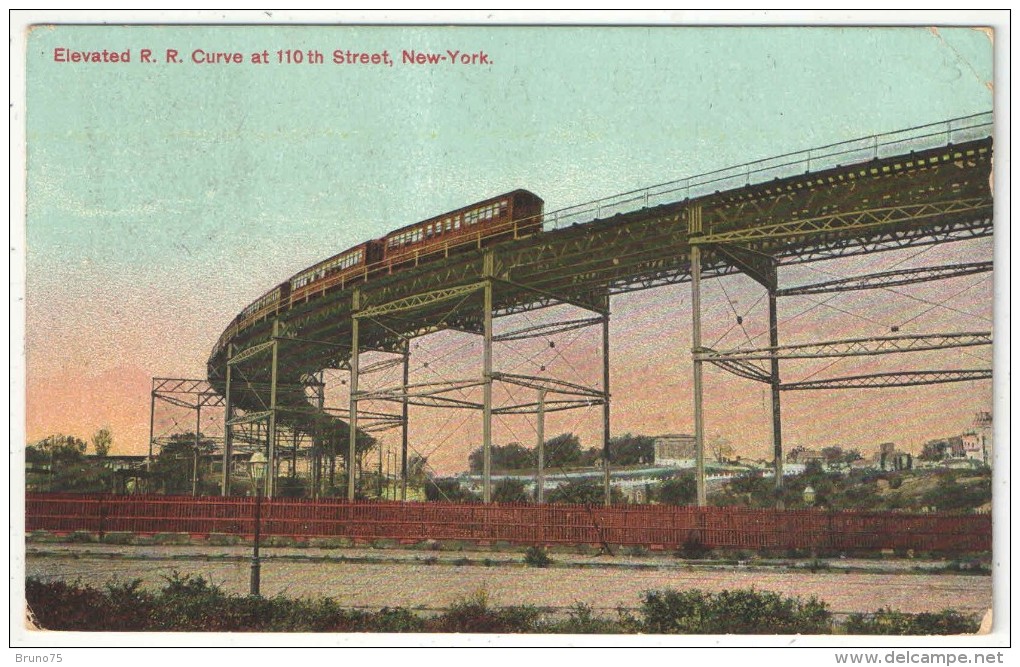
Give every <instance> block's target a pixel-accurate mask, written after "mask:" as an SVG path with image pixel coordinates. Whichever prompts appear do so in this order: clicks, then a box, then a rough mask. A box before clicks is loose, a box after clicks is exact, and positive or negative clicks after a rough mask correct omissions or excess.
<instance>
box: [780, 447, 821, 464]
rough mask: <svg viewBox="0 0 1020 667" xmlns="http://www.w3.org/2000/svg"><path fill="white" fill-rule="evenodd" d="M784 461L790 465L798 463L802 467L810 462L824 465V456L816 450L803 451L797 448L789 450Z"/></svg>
mask: <svg viewBox="0 0 1020 667" xmlns="http://www.w3.org/2000/svg"><path fill="white" fill-rule="evenodd" d="M786 460H787V461H788V462H790V463H800V464H802V465H807V464H808V463H811V462H816V463H823V464H824V463H825V455H824V454H822V453H821V452H820V451H818V450H817V449H804V448H802V447H798V448H795V449H792V450H790V453H789V454H788V455H787V457H786Z"/></svg>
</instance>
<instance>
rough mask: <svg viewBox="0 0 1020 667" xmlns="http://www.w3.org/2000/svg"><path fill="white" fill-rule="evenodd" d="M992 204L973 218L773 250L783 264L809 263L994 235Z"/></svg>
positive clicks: (816, 241) (879, 231)
mask: <svg viewBox="0 0 1020 667" xmlns="http://www.w3.org/2000/svg"><path fill="white" fill-rule="evenodd" d="M992 231H993V224H992V208H991V206H990V205H989V207H988V210H987V212H983V214H981V215H978V216H977V217H974V218H968V219H958V220H955V221H952V222H948V223H938V224H935V223H933V224H931V225H930V226H926V227H925V228H918V229H896V230H885V229H880V230H878V232H877V233H876V234H874V235H869V236H867V237H858V238H843V239H834V240H831V241H826V240H823V239H818V240H814V239H813V240H812V243H810V244H803V245H791V246H788V247H782V248H779V249H776V250H775V251H774V256H775V257H776V258H777V259H779V260H780V263H782V264H808V263H811V262H822V261H827V260H830V259H838V258H841V257H856V256H859V255H869V254H872V253H876V252H886V251H889V250H902V249H904V248H920V247H923V246H928V245H938V244H940V243H951V242H953V241H967V240H971V239H978V238H984V237H988V236H991V235H992Z"/></svg>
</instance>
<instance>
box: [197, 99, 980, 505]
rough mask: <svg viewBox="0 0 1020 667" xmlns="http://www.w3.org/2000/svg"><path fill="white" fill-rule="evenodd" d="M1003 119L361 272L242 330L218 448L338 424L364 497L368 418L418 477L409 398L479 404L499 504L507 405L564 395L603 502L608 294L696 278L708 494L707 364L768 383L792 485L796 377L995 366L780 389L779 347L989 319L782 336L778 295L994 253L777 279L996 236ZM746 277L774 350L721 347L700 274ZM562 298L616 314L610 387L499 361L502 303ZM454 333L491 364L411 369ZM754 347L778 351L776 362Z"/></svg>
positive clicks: (625, 201) (217, 368) (754, 166)
mask: <svg viewBox="0 0 1020 667" xmlns="http://www.w3.org/2000/svg"><path fill="white" fill-rule="evenodd" d="M991 129H992V125H991V114H981V115H977V116H971V117H967V118H963V119H954V120H952V121H947V122H945V123H940V124H935V125H928V126H923V127H920V128H912V129H910V130H905V131H902V132H898V133H893V134H890V135H883V136H879V137H869V138H866V139H861V140H855V141H852V142H845V143H841V144H836V145H833V146H827V147H823V148H820V149H812V150H811V151H806V152H803V153H795V154H790V155H785V156H780V157H778V158H772V159H769V160H764V161H759V162H755V163H751V164H749V165H743V166H741V167H736V168H732V169H727V170H722V171H719V172H713V173H711V174H707V175H703V176H700V177H692V178H688V179H683V180H681V181H674V182H671V183H667V184H663V185H659V186H655V187H652V188H648V189H645V190H640V191H635V192H630V193H624V194H622V195H617V196H614V197H609V198H606V199H602V200H598V201H595V202H590V203H588V204H583V205H580V206H576V207H572V208H570V209H564V210H561V211H556V212H553V213H548V214H546V215H545V217H544V227H543V228H542V229H541V230H535V232H534V233H531V234H528V235H522V236H519V237H516V236H517V235H516V234H515V237H516V238H513V239H509V240H505V241H502V242H500V243H498V244H496V245H492V246H490V247H485V248H482V247H479V248H478V249H476V250H472V251H469V252H461V253H458V254H450V255H449V256H445V257H441V258H438V259H435V260H434V261H431V262H429V263H428V264H426V265H421V266H408V267H406V268H404V269H402V270H400V271H399V272H396V273H387V274H381V275H369V274H367V273H366V275H365V279H364V280H363V281H362V282H360V283H358V284H354V285H343V286H336V287H335V288H333V289H331V290H325V289H324V290H322V294H321V295H320V296H319V297H318V298H315V299H308V300H306V301H304V302H302V303H296V304H294V305H292V307H291V308H290V309H288V310H286V311H281V312H280V313H278V314H276V315H275V316H274V317H272V318H267V319H266V320H264V321H262V322H260V323H258V324H256V325H254V326H251V327H249V328H248V329H245V330H243V331H234V332H233V334H234V335H233V336H232V337H231V338H230V339H229V340H228V341H227V344H226V345H224V346H222V347H219V346H218V347H217V349H216V350H214V353H213V355H212V356H211V357H210V359H209V364H208V379H209V383H210V385H211V386H212V387H213V388H214V389H215V390H216V391H217V392H218V393H219V394H220V395H222V396H223V397H224V404H225V412H226V417H225V435H224V452H223V456H224V462H225V464H226V462H227V461H228V460H230V457H231V451H232V445H233V438H234V435H233V432H234V430H235V428H237V427H240V426H242V425H244V424H252V423H262V424H266V426H267V429H266V432H265V441H264V447H265V449H266V453H267V455H268V459H269V460H270V461H276V460H277V458H278V455H279V446H278V443H279V441H280V434H281V433H282V432H283V431H281V428H282V429H284V430H289V431H290V433H291V435H292V436H293V442H294V450H295V451H296V450H297V449H298V447H299V444H298V443H299V440H301V438H300V437H299V435H301V434H304V435H305V436H308V437H310V441H311V443H312V445H311V450H312V451H313V453H314V452H316V451H319V450H320V449H321V448H320V447H319V443H320V442H321V441H322V435H321V433H322V431H323V430H329V431H330V432H331V433H333V435H334V436H337V435H338V436H339V439H340V440H342V441H345V442H346V444H347V447H346V452H345V453H342V456H343V458H345V459H346V461H347V462H348V463H347V464H346V471H347V472H346V474H347V496H348V498H350V499H353V498H354V496H355V490H356V487H355V475H354V474H353V473H354V467H355V466H354V465H353V464H352V463H351V462H356V461H357V459H358V455H359V452H360V451H363V450H364V449H366V448H368V447H371V446H372V438H371V436H370V435H369V434H370V432H371V431H373V430H378V429H388V428H401V429H402V476H403V478H404V479H405V480H406V477H407V451H408V444H407V425H408V406H409V405H417V406H430V407H446V408H458V409H470V410H478V411H480V412H481V413H482V427H483V438H482V439H483V443H482V444H483V452H484V470H483V478H484V487H483V495H484V500H485V501H487V502H488V501H489V500H491V487H490V483H489V482H490V476H491V469H490V467H491V466H490V463H491V458H490V452H491V446H492V418H493V415H494V414H501V413H506V414H534V415H535V416H536V419H537V420H538V421H539V424H538V425H536V430H538V431H539V432H541V426H540V422H541V419H542V418H543V416H544V414H545V413H546V412H548V411H550V410H554V409H571V408H577V407H582V406H588V407H590V406H592V405H601V406H602V411H603V456H604V462H605V465H604V468H605V471H606V475H605V491H606V501H607V502H608V500H609V469H610V465H611V461H609V451H608V442H609V428H610V399H611V394H610V389H609V328H608V324H609V317H610V310H611V309H610V299H611V297H612V296H613V295H615V294H620V293H624V292H630V291H635V290H642V289H649V288H654V287H658V286H662V285H669V284H677V283H683V282H690V283H691V296H692V309H693V313H692V333H693V345H692V347H693V349H692V360H693V367H694V387H693V395H694V425H695V438H696V451H697V466H696V467H697V478H698V485H697V486H698V502H699V504H702V505H703V504H705V501H706V497H705V496H706V494H705V475H704V464H705V461H704V440H705V437H704V432H705V431H704V419H703V415H702V396H703V365H704V364H705V363H712V364H714V365H717V366H719V367H721V368H724V369H726V370H728V371H730V372H733V373H735V374H737V375H739V376H741V377H745V378H748V379H752V380H755V381H759V382H762V383H765V384H768V385H769V386H770V390H771V397H772V415H773V418H772V421H773V427H772V432H773V451H774V455H775V468H776V473H777V474H776V475H775V479H776V484H777V486H778V485H781V484H782V466H783V455H782V453H783V448H782V427H781V410H780V396H781V394H782V392H783V391H784V390H806V389H817V388H824V389H834V388H839V387H847V386H856V387H864V386H901V385H908V384H918V383H925V382H949V381H963V380H975V379H986V378H989V377H991V369H990V368H976V369H966V370H964V371H959V370H935V371H932V370H931V369H926V370H913V371H907V372H904V373H903V374H885V375H886V376H885V377H878V376H854V377H846V378H829V379H826V380H821V381H815V382H812V383H789V384H785V385H784V383H783V382H782V380H781V376H780V372H779V371H780V361H781V360H782V359H783V358H804V357H805V356H808V357H816V356H817V357H820V356H826V355H829V356H832V355H851V354H885V353H892V352H909V351H912V350H917V349H929V350H930V349H941V348H948V347H957V346H962V345H986V344H990V343H991V334H990V332H976V333H970V334H966V335H960V334H955V333H953V334H924V335H919V336H889V337H880V338H873V339H856V340H851V341H839V340H832V341H825V342H822V343H817V344H813V345H808V346H780V344H779V326H778V319H777V316H776V304H777V300H778V298H779V297H781V296H787V295H791V294H796V293H824V292H826V291H839V290H849V289H873V288H877V287H882V286H887V285H900V284H909V283H912V282H921V281H925V280H937V279H941V278H945V277H953V276H958V275H967V274H968V273H976V272H983V271H990V270H991V263H990V262H974V263H968V264H955V265H949V266H937V267H926V268H924V269H910V270H903V271H892V272H883V273H875V274H865V275H860V276H855V277H854V278H850V279H846V280H839V281H827V282H825V283H816V284H813V285H798V286H792V287H787V286H783V285H781V283H780V267H782V266H787V265H791V264H797V263H804V262H815V261H821V260H827V259H833V258H839V257H852V256H860V255H865V254H868V253H874V252H880V251H884V250H893V249H899V248H905V247H912V246H924V245H931V244H936V243H944V242H950V241H957V240H964V239H973V238H979V237H986V236H990V235H991V234H992V230H993V222H992V191H991V186H990V177H991V170H992V142H991ZM738 272H739V273H743V274H746V275H748V276H750V277H751V278H753V279H754V280H755V281H756V282H758V283H759V284H761V285H762V286H763V287H764V288H765V290H766V291H767V295H768V304H769V345H768V346H767V347H766V348H760V349H755V350H751V349H739V350H711V349H708V348H706V347H704V346H703V344H702V341H701V335H700V332H701V318H702V314H701V282H702V280H703V279H706V278H716V277H720V276H724V275H729V274H734V273H738ZM562 304H568V305H570V306H574V307H576V308H580V309H583V310H584V311H588V312H589V313H590V316H586V317H583V318H580V319H576V320H563V321H562V322H561V323H560V326H564V327H566V326H575V325H576V326H601V327H602V332H603V343H602V346H601V347H602V359H601V361H602V368H603V377H602V379H601V382H600V383H599V384H598V386H583V385H580V384H576V383H569V382H566V381H564V380H560V379H555V378H551V377H548V376H542V377H538V376H534V375H531V376H528V375H513V374H505V373H500V372H498V371H496V370H494V366H493V342H494V339H496V340H499V339H500V337H499V336H496V335H495V334H494V332H493V320H494V319H495V318H500V317H506V316H509V315H513V314H517V313H522V312H526V311H533V310H537V309H541V308H547V307H549V306H554V305H562ZM551 326H552V325H551ZM443 330H457V331H462V332H467V333H470V334H475V335H479V336H481V338H482V344H483V345H482V346H483V354H482V360H481V369H480V371H481V372H480V373H479V374H478V375H477V376H475V377H472V378H468V379H460V380H455V381H449V382H439V383H431V384H423V383H415V384H412V383H409V381H408V373H407V364H408V359H409V357H410V355H411V352H410V342H411V341H412V340H414V339H415V338H417V337H420V336H425V335H428V334H430V333H433V332H438V331H443ZM529 333H534V335H542V332H541V331H538V332H537V333H536V332H534V331H532V332H529V331H528V330H526V329H525V330H520V331H518V332H514V333H513V334H501V336H508V337H507V338H506V340H512V339H513V336H520V337H527V336H528V335H529ZM367 351H378V352H384V353H387V354H390V355H395V356H394V361H393V362H392V363H395V364H400V363H403V365H404V373H403V382H402V383H401V384H400V385H399V386H396V387H391V388H388V389H373V390H370V391H361V390H360V388H359V380H360V379H361V378H362V377H363V376H364V375H365V373H366V372H370V371H371V370H372V369H371V368H369V367H367V366H362V363H361V361H362V360H361V355H362V354H363V353H365V352H367ZM749 359H757V360H762V359H764V360H767V361H768V362H769V363H768V371H763V370H762V369H761V368H759V367H758V366H756V365H752V364H750V363H749V362H748V360H749ZM378 363H380V364H381V363H384V362H378ZM324 369H341V370H345V371H347V372H348V373H349V381H350V400H349V405H348V406H347V409H346V410H328V409H325V408H324V406H323V399H322V393H321V392H319V394H318V397H317V398H310V396H309V393H308V387H311V386H314V385H315V384H316V383H319V384H321V382H322V372H323V370H324ZM494 383H511V384H514V385H516V386H518V387H524V388H528V389H530V390H534V391H535V392H536V393H535V399H534V400H533V401H526V402H521V403H517V404H513V405H495V404H494V403H493V398H492V388H493V384H494ZM466 388H480V389H481V392H482V399H481V400H480V401H471V400H462V399H460V398H458V397H456V396H455V395H454V394H456V393H457V392H458V391H459V390H464V389H466ZM313 393H314V392H313ZM458 395H460V394H458ZM374 401H382V402H384V403H391V404H395V405H397V406H399V410H397V411H395V412H380V411H370V410H367V409H366V408H365V405H367V404H369V403H370V402H374ZM224 469H226V465H225V466H224ZM316 470H318V468H316ZM273 477H274V475H267V476H266V488H265V491H266V493H267V495H273V492H274V489H273V483H274V482H273ZM222 486H223V493H224V494H225V495H226V494H229V493H230V491H231V490H230V480H229V475H225V476H224V479H223V484H222ZM540 488H541V487H540Z"/></svg>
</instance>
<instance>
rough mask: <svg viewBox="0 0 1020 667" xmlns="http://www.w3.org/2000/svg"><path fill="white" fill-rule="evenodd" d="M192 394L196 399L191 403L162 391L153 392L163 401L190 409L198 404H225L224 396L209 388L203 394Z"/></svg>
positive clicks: (219, 405)
mask: <svg viewBox="0 0 1020 667" xmlns="http://www.w3.org/2000/svg"><path fill="white" fill-rule="evenodd" d="M192 395H193V396H195V397H196V400H195V402H193V403H192V402H188V401H184V400H181V399H179V398H177V397H176V396H173V395H169V394H164V393H162V392H155V393H154V394H153V397H155V398H157V399H159V400H161V401H163V402H165V403H170V404H171V405H176V406H177V407H181V408H190V409H192V410H194V409H195V408H197V407H199V406H201V407H206V406H209V407H214V408H219V407H222V406H223V405H225V400H224V398H223V397H222V396H220V395H219V394H216V393H213V392H212V391H211V390H210V391H208V392H206V393H204V394H192Z"/></svg>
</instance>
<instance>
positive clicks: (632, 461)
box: [589, 433, 655, 466]
mask: <svg viewBox="0 0 1020 667" xmlns="http://www.w3.org/2000/svg"><path fill="white" fill-rule="evenodd" d="M589 451H590V450H589ZM609 454H610V460H611V461H612V462H613V465H620V466H630V465H640V464H642V463H654V462H655V438H653V437H651V436H647V435H631V434H630V433H625V434H624V435H621V436H617V437H615V438H611V439H610V440H609Z"/></svg>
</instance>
